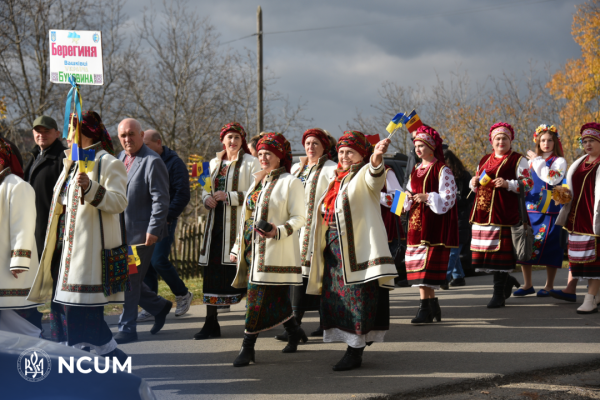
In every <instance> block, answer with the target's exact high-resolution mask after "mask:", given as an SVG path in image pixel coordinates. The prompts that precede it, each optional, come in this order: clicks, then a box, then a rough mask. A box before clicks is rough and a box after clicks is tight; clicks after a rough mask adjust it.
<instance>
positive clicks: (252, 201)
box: [246, 182, 262, 211]
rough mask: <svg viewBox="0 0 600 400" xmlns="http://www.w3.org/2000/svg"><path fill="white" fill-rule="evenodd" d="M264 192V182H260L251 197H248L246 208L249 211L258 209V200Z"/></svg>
mask: <svg viewBox="0 0 600 400" xmlns="http://www.w3.org/2000/svg"><path fill="white" fill-rule="evenodd" d="M261 191H262V182H259V183H258V185H256V187H255V188H254V190H253V191H252V193H250V196H248V199H247V202H246V207H247V208H248V210H251V211H254V210H255V209H256V204H257V203H258V198H259V197H260V192H261Z"/></svg>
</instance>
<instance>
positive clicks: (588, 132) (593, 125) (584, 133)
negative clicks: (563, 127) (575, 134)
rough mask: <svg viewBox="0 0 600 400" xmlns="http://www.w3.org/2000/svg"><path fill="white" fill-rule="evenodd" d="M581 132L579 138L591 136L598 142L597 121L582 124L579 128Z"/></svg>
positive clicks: (599, 127)
mask: <svg viewBox="0 0 600 400" xmlns="http://www.w3.org/2000/svg"><path fill="white" fill-rule="evenodd" d="M579 133H580V134H581V140H583V139H584V138H586V137H591V138H592V139H595V140H597V141H599V142H600V124H599V123H597V122H588V123H587V124H584V125H583V126H582V127H581V129H580V130H579Z"/></svg>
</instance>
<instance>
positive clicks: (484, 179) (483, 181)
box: [479, 169, 492, 186]
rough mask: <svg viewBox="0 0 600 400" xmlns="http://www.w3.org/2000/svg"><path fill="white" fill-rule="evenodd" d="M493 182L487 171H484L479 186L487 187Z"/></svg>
mask: <svg viewBox="0 0 600 400" xmlns="http://www.w3.org/2000/svg"><path fill="white" fill-rule="evenodd" d="M491 181H492V178H491V177H490V176H489V175H488V174H486V173H485V169H484V170H483V172H482V173H481V176H480V177H479V184H480V185H481V186H485V185H487V184H488V183H490V182H491Z"/></svg>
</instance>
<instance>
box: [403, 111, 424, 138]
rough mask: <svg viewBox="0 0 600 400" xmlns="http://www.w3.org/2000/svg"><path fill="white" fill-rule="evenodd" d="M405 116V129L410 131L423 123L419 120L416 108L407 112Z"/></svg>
mask: <svg viewBox="0 0 600 400" xmlns="http://www.w3.org/2000/svg"><path fill="white" fill-rule="evenodd" d="M407 118H408V121H407V122H406V129H407V130H408V131H409V132H410V133H413V132H414V131H416V130H417V129H419V127H420V126H422V125H423V122H421V118H419V115H417V111H416V110H412V111H411V112H410V114H408V116H407Z"/></svg>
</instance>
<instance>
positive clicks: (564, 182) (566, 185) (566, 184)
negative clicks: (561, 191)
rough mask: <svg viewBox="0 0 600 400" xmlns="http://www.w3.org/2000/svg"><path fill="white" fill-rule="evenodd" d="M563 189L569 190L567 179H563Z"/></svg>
mask: <svg viewBox="0 0 600 400" xmlns="http://www.w3.org/2000/svg"><path fill="white" fill-rule="evenodd" d="M562 187H565V188H567V189H569V184H568V183H567V178H565V179H563V181H562Z"/></svg>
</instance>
